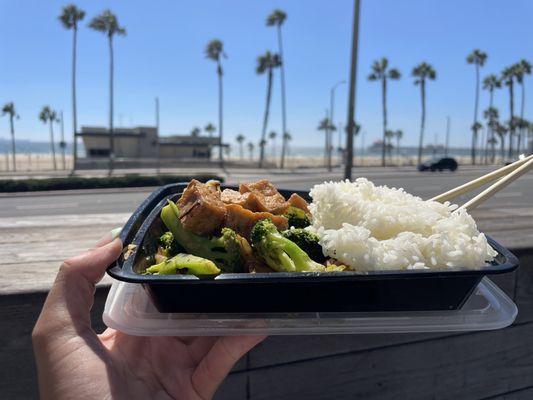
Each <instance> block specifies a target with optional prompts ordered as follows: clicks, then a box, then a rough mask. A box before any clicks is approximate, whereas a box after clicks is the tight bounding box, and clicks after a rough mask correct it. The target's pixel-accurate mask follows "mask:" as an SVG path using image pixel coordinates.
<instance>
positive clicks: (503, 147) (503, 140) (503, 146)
mask: <svg viewBox="0 0 533 400" xmlns="http://www.w3.org/2000/svg"><path fill="white" fill-rule="evenodd" d="M500 147H501V152H502V163H503V162H504V161H505V137H504V136H503V135H501V136H500Z"/></svg>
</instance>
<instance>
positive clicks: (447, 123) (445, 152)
mask: <svg viewBox="0 0 533 400" xmlns="http://www.w3.org/2000/svg"><path fill="white" fill-rule="evenodd" d="M449 145H450V117H446V143H445V145H444V157H448V146H449Z"/></svg>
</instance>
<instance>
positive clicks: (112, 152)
mask: <svg viewBox="0 0 533 400" xmlns="http://www.w3.org/2000/svg"><path fill="white" fill-rule="evenodd" d="M113 67H114V66H113V37H112V36H109V175H111V174H112V173H113V158H114V157H115V142H114V132H113Z"/></svg>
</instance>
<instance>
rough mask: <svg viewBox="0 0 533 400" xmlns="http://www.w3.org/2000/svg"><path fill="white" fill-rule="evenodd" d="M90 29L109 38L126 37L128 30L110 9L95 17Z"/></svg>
mask: <svg viewBox="0 0 533 400" xmlns="http://www.w3.org/2000/svg"><path fill="white" fill-rule="evenodd" d="M89 28H91V29H94V30H95V31H98V32H102V33H104V34H106V35H107V36H109V37H112V36H114V35H119V36H125V35H126V29H125V28H124V27H122V26H120V24H119V22H118V18H117V16H116V15H115V14H113V12H112V11H111V10H109V9H108V10H104V11H103V12H102V13H101V14H100V15H97V16H96V17H94V18H93V19H92V20H91V22H89Z"/></svg>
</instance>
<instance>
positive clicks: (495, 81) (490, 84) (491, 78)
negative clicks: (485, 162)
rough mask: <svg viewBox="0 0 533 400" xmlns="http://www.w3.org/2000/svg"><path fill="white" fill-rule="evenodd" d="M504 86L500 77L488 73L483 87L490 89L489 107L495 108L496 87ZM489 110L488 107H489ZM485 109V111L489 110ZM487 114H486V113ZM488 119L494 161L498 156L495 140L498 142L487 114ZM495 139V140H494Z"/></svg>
mask: <svg viewBox="0 0 533 400" xmlns="http://www.w3.org/2000/svg"><path fill="white" fill-rule="evenodd" d="M501 87H502V82H501V81H500V79H499V78H498V77H497V76H496V75H494V74H491V75H488V76H486V77H485V79H483V89H485V90H488V91H489V109H491V108H494V107H493V106H494V91H495V90H496V89H499V88H501ZM487 110H488V109H487ZM487 110H485V112H486V111H487ZM484 115H485V114H484ZM485 118H486V119H489V124H487V128H488V138H489V139H488V141H489V144H490V145H491V149H492V150H491V154H492V156H491V162H494V159H495V157H496V153H495V146H494V145H495V142H496V139H495V138H494V130H493V125H491V124H490V118H488V117H487V116H485ZM492 139H494V140H492Z"/></svg>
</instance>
